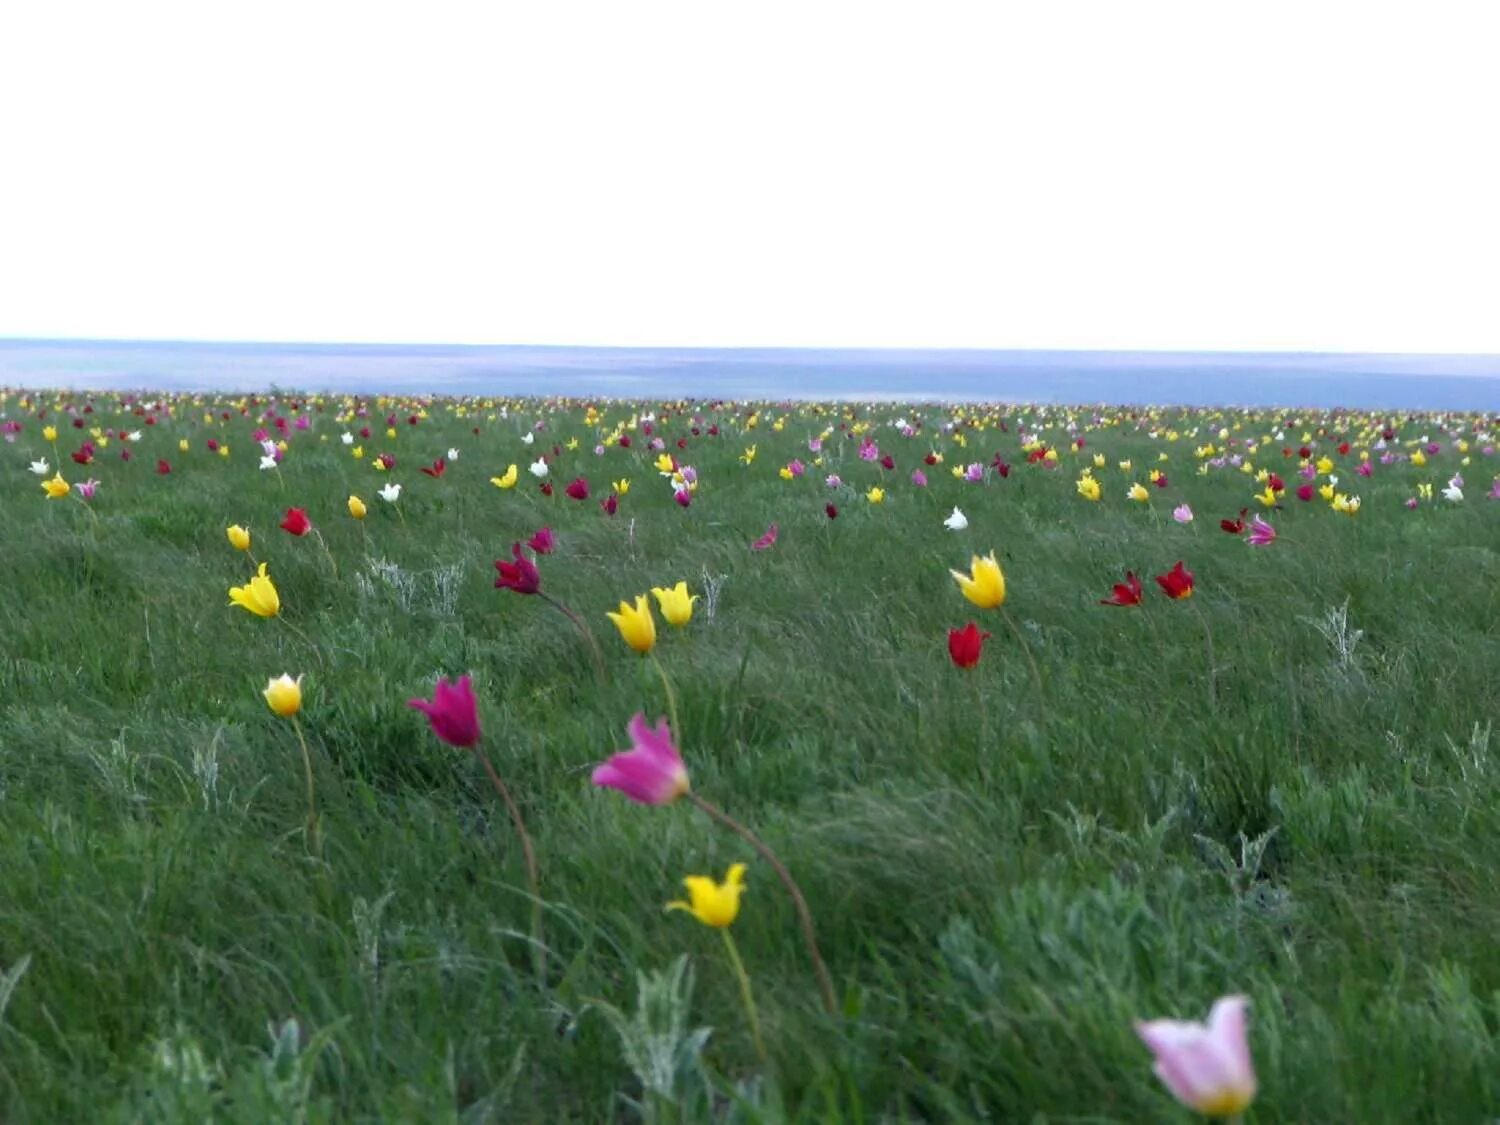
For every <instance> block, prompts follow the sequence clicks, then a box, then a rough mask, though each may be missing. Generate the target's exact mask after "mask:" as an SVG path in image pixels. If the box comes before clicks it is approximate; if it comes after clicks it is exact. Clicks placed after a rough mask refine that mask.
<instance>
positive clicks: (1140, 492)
mask: <svg viewBox="0 0 1500 1125" xmlns="http://www.w3.org/2000/svg"><path fill="white" fill-rule="evenodd" d="M1125 495H1126V497H1127V498H1128V499H1131V500H1139V501H1140V502H1141V503H1142V504H1144V503H1145V502H1146V501H1147V500H1150V499H1151V493H1149V492H1147V491H1146V486H1145V485H1144V484H1142V483H1141V482H1140V481H1136V482H1135V483H1134V484H1132V485H1131V486H1130V491H1129V492H1127V493H1126V494H1125Z"/></svg>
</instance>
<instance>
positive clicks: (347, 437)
mask: <svg viewBox="0 0 1500 1125" xmlns="http://www.w3.org/2000/svg"><path fill="white" fill-rule="evenodd" d="M339 441H341V442H343V443H344V444H345V445H353V444H354V435H353V434H351V433H350V432H349V431H348V430H345V431H344V432H343V433H342V434H340V435H339Z"/></svg>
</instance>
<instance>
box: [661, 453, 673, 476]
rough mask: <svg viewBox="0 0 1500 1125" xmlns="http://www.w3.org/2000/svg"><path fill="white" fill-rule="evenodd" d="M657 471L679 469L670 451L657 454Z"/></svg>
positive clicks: (666, 471) (669, 471)
mask: <svg viewBox="0 0 1500 1125" xmlns="http://www.w3.org/2000/svg"><path fill="white" fill-rule="evenodd" d="M656 471H657V472H658V473H674V472H676V471H677V463H676V462H675V461H673V460H672V455H671V454H670V453H659V454H657V457H656Z"/></svg>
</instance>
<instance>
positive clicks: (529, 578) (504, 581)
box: [495, 543, 542, 594]
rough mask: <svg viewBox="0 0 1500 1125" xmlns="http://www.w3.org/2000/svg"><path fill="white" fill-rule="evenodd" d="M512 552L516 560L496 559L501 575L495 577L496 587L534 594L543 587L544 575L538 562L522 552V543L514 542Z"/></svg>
mask: <svg viewBox="0 0 1500 1125" xmlns="http://www.w3.org/2000/svg"><path fill="white" fill-rule="evenodd" d="M510 553H511V554H512V555H513V556H514V557H515V560H516V561H515V562H504V561H502V560H500V559H496V560H495V569H496V570H497V571H499V572H500V577H498V578H496V579H495V589H497V590H502V589H503V590H514V591H515V592H516V593H518V594H534V593H536V592H537V591H538V590H540V589H541V588H542V576H541V573H540V572H539V571H538V570H537V568H536V563H534V562H532V561H531V560H530V559H528V558H527V557H526V556H525V555H524V554H522V553H521V544H519V543H512V544H511V548H510Z"/></svg>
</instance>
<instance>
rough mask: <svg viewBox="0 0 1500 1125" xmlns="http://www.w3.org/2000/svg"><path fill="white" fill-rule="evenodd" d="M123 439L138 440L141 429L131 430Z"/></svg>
mask: <svg viewBox="0 0 1500 1125" xmlns="http://www.w3.org/2000/svg"><path fill="white" fill-rule="evenodd" d="M125 440H126V441H140V440H141V431H140V430H131V431H130V433H129V434H127V435H126V437H125Z"/></svg>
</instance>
